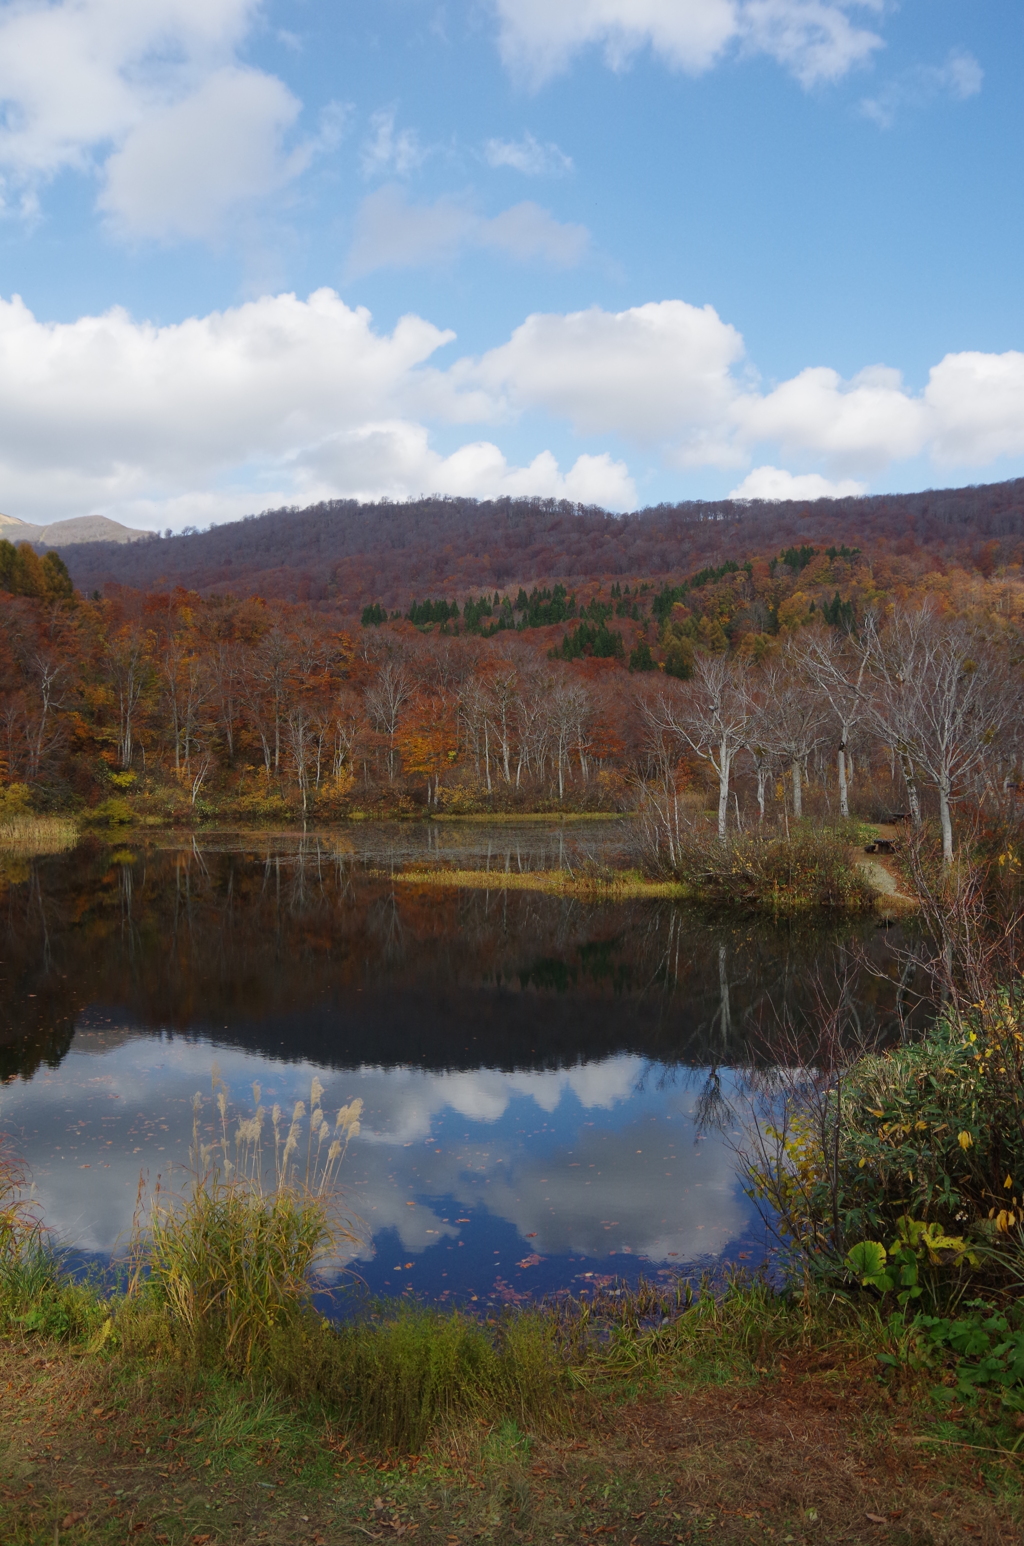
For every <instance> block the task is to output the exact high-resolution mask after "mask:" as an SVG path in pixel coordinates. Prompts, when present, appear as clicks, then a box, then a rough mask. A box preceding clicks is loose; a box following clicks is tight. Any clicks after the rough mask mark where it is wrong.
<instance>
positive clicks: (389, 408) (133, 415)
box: [0, 290, 636, 526]
mask: <svg viewBox="0 0 1024 1546" xmlns="http://www.w3.org/2000/svg"><path fill="white" fill-rule="evenodd" d="M452 337H453V335H452V334H451V333H449V332H445V331H443V330H442V329H440V328H437V327H434V326H433V325H432V324H431V323H429V322H426V321H424V320H423V319H422V318H420V317H416V316H407V317H404V318H402V319H401V320H400V321H399V322H398V323H397V324H396V326H395V328H394V329H393V330H392V331H391V332H390V333H380V332H378V331H376V330H375V329H374V327H373V323H372V319H371V317H370V314H369V312H367V311H366V310H365V309H362V308H360V309H352V308H350V307H348V306H346V305H345V304H344V302H343V301H342V300H341V299H340V298H339V297H338V296H337V295H336V294H335V293H334V292H333V291H331V290H319V291H316V292H315V293H314V294H313V295H311V296H310V297H309V298H308V300H305V301H303V300H299V299H298V298H297V297H295V296H294V295H278V296H266V297H263V298H262V299H261V300H258V301H252V302H249V303H247V304H245V305H241V306H237V307H234V308H232V309H230V310H227V311H223V312H214V313H211V314H209V315H207V316H205V317H193V318H189V319H187V320H186V321H184V322H181V323H178V324H174V325H169V326H164V327H155V326H152V325H151V324H149V323H145V322H136V321H135V320H134V319H133V318H131V317H130V316H129V315H128V314H127V313H126V312H124V311H123V310H120V309H115V310H113V311H110V312H107V313H105V314H104V315H102V316H93V317H82V318H79V319H78V321H76V322H71V323H51V324H46V323H42V322H40V321H38V320H37V319H36V318H35V317H34V316H33V315H32V313H31V312H30V311H29V310H28V308H27V307H26V306H25V305H24V303H23V302H22V301H21V300H20V299H18V298H17V297H15V298H14V299H13V300H11V301H9V302H5V301H0V489H3V490H4V501H5V507H7V508H9V509H11V510H12V511H17V512H18V513H19V514H21V515H22V517H23V518H28V519H32V518H35V517H40V518H42V517H44V516H45V517H46V518H48V519H54V518H55V516H56V515H58V514H59V515H70V514H84V513H86V512H87V511H89V510H94V509H102V510H104V511H106V512H108V513H113V512H114V511H118V512H119V513H120V515H121V516H122V517H123V518H124V519H126V520H127V521H128V522H129V524H131V522H132V520H136V521H141V522H143V523H145V524H147V525H153V526H165V525H167V524H184V523H186V522H187V523H190V524H198V522H199V521H200V520H202V521H204V522H205V521H209V520H219V519H230V518H234V517H236V516H237V515H239V514H241V513H243V512H244V511H246V510H252V509H253V508H262V507H266V506H268V505H274V504H290V503H293V502H295V501H296V500H299V501H302V500H307V501H310V500H314V499H319V498H322V497H325V496H329V495H332V494H334V495H337V494H350V495H358V496H360V497H365V498H377V497H380V496H381V495H383V494H388V495H391V496H393V497H404V496H405V495H416V494H422V493H429V492H431V491H439V492H446V493H458V494H474V495H481V496H484V495H491V494H498V493H504V494H527V493H531V494H534V493H540V494H550V495H553V496H557V497H559V498H567V499H573V500H581V501H584V502H588V503H590V502H594V503H599V504H604V505H607V506H610V507H612V508H617V509H622V508H630V507H632V506H633V505H634V504H635V502H636V492H635V489H634V487H633V484H632V482H631V480H630V476H629V472H628V469H627V467H626V466H625V464H624V463H623V462H622V461H621V460H616V459H614V458H613V457H612V456H611V455H609V454H607V453H602V452H599V453H597V454H590V453H587V454H583V455H580V456H577V458H576V459H575V461H574V462H573V464H572V465H571V466H570V467H569V468H568V470H566V471H564V472H563V471H562V470H561V469H560V467H559V465H558V462H557V461H556V459H555V457H554V456H553V455H552V454H551V453H550V452H549V451H541V452H539V453H538V454H537V455H535V456H534V457H533V459H532V460H531V461H530V462H529V464H528V465H526V466H521V467H520V466H515V465H513V464H511V463H509V462H508V460H507V459H506V457H505V455H504V453H503V452H502V451H501V450H500V448H499V447H498V446H496V445H494V444H492V443H491V442H489V441H483V440H473V441H471V442H470V443H469V444H467V445H464V446H461V447H457V448H456V449H455V450H454V451H453V452H451V453H449V454H448V455H447V456H444V455H441V454H440V453H439V452H437V451H435V450H434V449H433V448H432V446H431V443H430V436H429V433H428V430H427V428H426V427H425V425H424V424H423V423H422V422H419V421H418V420H417V418H416V417H414V414H415V413H416V412H417V411H421V412H422V413H424V414H426V415H427V416H428V417H431V418H433V419H435V420H438V419H440V420H444V419H445V418H447V417H449V415H448V412H447V408H448V398H447V396H445V394H443V393H438V391H437V390H436V388H435V389H431V388H430V384H429V380H428V378H427V377H426V376H425V374H424V371H423V367H424V365H425V363H426V362H427V361H428V360H429V359H430V357H431V355H432V354H434V353H435V351H436V350H437V349H439V348H440V347H442V346H443V345H444V344H446V343H448V342H450V341H451V339H452ZM435 398H437V399H438V401H437V402H436V403H435V402H434V401H433V399H435ZM439 410H440V411H439Z"/></svg>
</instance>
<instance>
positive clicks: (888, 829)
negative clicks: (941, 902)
mask: <svg viewBox="0 0 1024 1546" xmlns="http://www.w3.org/2000/svg"><path fill="white" fill-rule="evenodd" d="M875 830H876V832H877V833H878V836H879V837H880V838H883V839H885V840H887V841H889V842H892V843H898V842H899V840H900V829H899V827H896V826H887V825H884V824H880V825H878V826H877V827H876V828H875ZM850 857H851V859H852V861H853V863H854V865H855V867H856V868H857V869H858V870H860V871H861V873H862V875H863V876H864V878H865V880H866V881H867V883H868V885H869V886H870V887H871V889H872V890H873V891H874V892H875V893H876V898H877V900H876V902H875V906H876V908H877V910H878V912H879V913H881V914H882V916H883V917H885V916H887V915H888V916H890V917H898V916H901V915H903V914H904V913H907V912H911V911H916V910H917V906H918V903H917V900H916V898H914V897H912V896H909V895H908V894H907V893H906V892H905V891H901V890H900V886H901V882H902V877H901V876H900V873H899V869H898V867H897V864H896V860H895V858H893V857H892V856H890V855H889V854H866V853H864V851H863V849H860V848H851V849H850Z"/></svg>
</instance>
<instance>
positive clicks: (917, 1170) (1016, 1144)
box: [750, 983, 1024, 1304]
mask: <svg viewBox="0 0 1024 1546" xmlns="http://www.w3.org/2000/svg"><path fill="white" fill-rule="evenodd" d="M755 1149H756V1151H757V1158H756V1159H755V1160H754V1161H753V1162H752V1163H751V1165H750V1183H751V1191H752V1194H753V1195H755V1196H756V1197H757V1198H758V1199H760V1200H761V1201H762V1202H764V1203H766V1204H767V1205H768V1207H769V1209H770V1210H771V1211H772V1213H773V1214H774V1216H775V1219H776V1221H777V1224H778V1227H779V1229H780V1230H781V1232H782V1233H783V1235H784V1236H785V1238H786V1239H787V1240H788V1241H789V1242H790V1244H791V1245H792V1246H794V1247H795V1248H796V1249H797V1250H798V1251H799V1252H800V1254H801V1255H802V1256H803V1258H804V1259H805V1260H806V1261H807V1262H808V1263H810V1264H811V1265H814V1266H816V1267H818V1268H819V1269H820V1270H822V1271H823V1272H825V1273H826V1274H827V1275H828V1274H832V1275H834V1274H835V1273H836V1272H842V1273H845V1275H846V1277H847V1280H848V1281H858V1282H860V1284H861V1285H862V1286H863V1287H866V1288H868V1289H870V1290H872V1291H875V1292H878V1293H880V1294H883V1295H889V1294H891V1295H892V1296H893V1297H894V1298H895V1299H898V1300H900V1301H901V1302H904V1303H908V1304H909V1303H910V1302H911V1301H916V1300H918V1299H919V1298H920V1297H921V1294H922V1293H925V1294H926V1297H928V1298H930V1299H932V1300H933V1301H936V1302H940V1303H941V1302H942V1301H943V1299H944V1297H947V1296H949V1295H953V1296H958V1295H960V1294H962V1293H963V1292H964V1285H965V1283H966V1282H967V1280H968V1279H969V1278H971V1276H972V1275H973V1276H975V1277H976V1278H978V1280H979V1281H983V1282H989V1283H991V1284H996V1285H998V1284H1003V1285H1004V1286H1005V1285H1009V1284H1011V1283H1014V1282H1017V1281H1018V1280H1019V1279H1020V1277H1021V1276H1022V1269H1024V984H1021V983H1017V984H1015V985H1013V986H1011V987H1009V988H1004V989H1000V990H999V991H998V992H995V993H993V994H992V995H991V996H990V997H989V998H988V999H987V1000H986V1001H984V1002H980V1003H978V1004H976V1005H973V1006H971V1007H969V1008H967V1009H958V1008H956V1007H949V1008H948V1009H947V1010H946V1012H944V1013H943V1014H941V1015H940V1016H939V1017H938V1019H937V1021H936V1022H935V1024H934V1026H933V1027H932V1029H931V1031H930V1032H929V1033H928V1034H927V1035H926V1036H924V1037H923V1038H922V1039H921V1040H920V1041H918V1042H916V1043H913V1044H911V1045H909V1046H900V1047H896V1048H894V1049H892V1050H891V1051H888V1052H885V1053H883V1054H870V1055H866V1056H862V1057H860V1058H858V1059H857V1060H856V1061H855V1062H854V1063H853V1065H852V1066H851V1067H850V1068H849V1069H848V1070H845V1071H844V1072H842V1073H839V1074H835V1075H833V1076H831V1078H830V1079H828V1080H827V1082H826V1087H824V1088H823V1086H822V1083H821V1081H815V1079H814V1078H813V1076H808V1077H807V1078H806V1079H805V1081H804V1084H803V1086H802V1087H801V1088H799V1089H797V1088H794V1089H791V1090H790V1091H789V1092H788V1095H787V1098H785V1099H784V1100H783V1101H782V1102H781V1103H780V1109H779V1110H778V1111H777V1113H776V1114H775V1116H774V1117H773V1118H771V1119H770V1120H769V1121H767V1122H766V1123H765V1124H764V1125H762V1126H761V1127H760V1128H759V1129H758V1132H757V1141H756V1143H755ZM868 1252H870V1253H871V1260H870V1261H869V1258H868V1254H866V1253H868Z"/></svg>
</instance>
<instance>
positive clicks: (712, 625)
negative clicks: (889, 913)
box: [0, 483, 1024, 853]
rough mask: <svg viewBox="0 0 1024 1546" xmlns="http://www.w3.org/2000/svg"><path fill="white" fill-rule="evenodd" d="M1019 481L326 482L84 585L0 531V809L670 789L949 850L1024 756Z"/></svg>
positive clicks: (136, 809) (81, 556)
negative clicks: (499, 495)
mask: <svg viewBox="0 0 1024 1546" xmlns="http://www.w3.org/2000/svg"><path fill="white" fill-rule="evenodd" d="M1022 499H1024V484H1021V483H1018V484H1006V485H999V486H996V487H993V488H987V489H973V490H965V491H960V492H959V493H957V494H955V495H954V494H942V495H936V494H922V495H917V496H914V497H913V498H901V499H895V498H894V499H891V500H884V499H877V500H859V501H850V502H835V503H832V502H823V503H820V504H814V505H793V506H784V505H780V506H758V507H753V506H751V507H747V506H739V505H731V506H730V505H723V506H699V505H691V506H680V507H674V508H672V509H661V510H652V511H645V512H642V513H640V514H639V515H636V516H632V517H627V518H625V519H621V520H620V519H618V518H616V517H613V516H609V515H607V514H606V513H605V512H603V511H599V510H583V511H580V510H578V509H575V508H568V507H562V506H556V505H551V504H545V503H543V502H539V501H520V502H517V503H514V504H496V505H493V506H492V505H475V504H472V503H469V502H464V501H449V500H444V501H441V500H438V501H431V502H424V503H422V504H419V505H403V506H376V507H366V506H354V505H353V506H349V505H338V506H331V507H318V508H316V509H314V510H312V511H305V512H296V513H294V514H288V513H281V512H279V513H277V514H274V515H270V516H265V517H262V518H261V519H259V520H256V521H252V522H244V523H242V524H241V525H240V526H237V527H227V528H220V529H219V530H215V531H212V532H209V533H206V534H203V535H198V534H197V535H196V536H193V537H184V538H178V539H174V540H167V541H164V540H160V541H150V542H146V543H140V544H137V545H136V546H134V547H131V548H124V547H122V548H118V549H116V550H114V553H113V556H111V555H110V554H109V553H108V556H107V558H106V559H105V560H104V559H103V558H102V555H101V554H99V555H98V554H97V552H95V551H93V550H82V549H77V550H75V551H74V554H73V555H72V553H71V551H70V550H69V551H68V557H69V558H71V559H72V561H73V562H74V564H75V570H74V574H75V577H76V578H77V580H78V583H79V588H78V590H77V591H76V590H74V589H73V587H72V583H71V578H70V577H69V575H68V572H67V570H66V569H65V567H64V564H63V562H62V560H61V558H60V557H59V555H58V554H56V553H50V554H48V555H46V556H45V557H43V558H40V556H39V555H38V554H37V553H36V552H35V551H34V549H33V548H32V547H30V546H29V545H28V544H22V545H21V546H19V547H14V546H13V545H12V544H10V543H7V542H3V541H0V617H2V623H3V627H2V629H0V817H2V816H3V814H4V811H5V810H6V811H7V812H12V811H16V810H17V809H19V808H26V807H28V806H32V807H34V808H36V809H68V810H79V811H84V812H88V813H91V818H90V819H95V820H100V821H108V822H113V823H115V824H116V823H119V822H125V823H129V822H133V821H149V822H152V823H162V822H165V821H179V822H188V823H192V822H196V821H202V820H219V821H230V822H233V823H236V824H237V823H242V824H244V823H247V822H252V821H269V820H294V819H296V818H303V819H306V818H309V819H317V820H329V819H333V818H338V817H346V816H349V815H351V814H353V813H359V812H364V813H365V812H366V811H368V810H372V811H377V812H382V813H391V814H399V813H412V812H414V811H416V810H424V809H426V810H431V811H434V812H439V811H451V812H457V811H475V810H492V809H533V810H537V809H565V808H567V807H576V808H581V809H587V808H590V809H597V808H599V809H609V808H630V809H635V808H637V806H638V805H640V806H642V805H645V804H646V806H647V807H648V808H651V809H654V808H657V809H659V810H661V811H662V813H663V816H664V813H665V812H666V811H668V809H669V806H670V805H672V802H674V801H675V800H676V799H677V797H678V796H679V795H680V794H681V793H684V792H688V793H687V799H688V800H689V801H690V803H691V804H692V805H693V806H694V808H696V809H700V808H701V807H704V808H705V809H707V810H708V811H709V813H714V812H715V811H717V828H718V831H719V832H720V833H724V832H725V831H726V829H727V828H728V827H732V826H738V827H740V828H746V827H749V825H750V824H751V823H756V824H758V826H762V825H763V824H764V823H765V822H767V823H769V824H771V823H772V822H775V821H781V822H784V823H785V822H788V820H789V818H790V816H792V817H793V818H795V819H799V818H800V817H801V816H802V815H803V814H805V813H806V812H807V811H808V810H812V811H816V812H818V813H819V814H822V815H827V814H829V813H831V814H832V815H836V816H846V815H847V814H848V813H856V812H857V811H860V812H862V813H864V814H868V813H870V812H872V811H877V810H891V811H894V810H898V809H905V810H907V811H909V812H910V813H912V815H913V816H914V818H915V819H917V818H919V817H922V816H923V817H927V816H928V815H929V813H931V814H934V815H935V816H937V817H938V818H939V819H940V822H941V827H942V834H943V841H944V846H945V848H946V850H947V853H951V852H952V844H953V840H954V839H953V830H954V826H955V822H956V819H957V811H958V809H959V808H960V806H961V805H962V803H963V802H965V801H966V802H968V804H969V806H970V807H971V808H972V809H973V810H975V811H977V810H978V809H980V808H982V807H988V808H991V809H993V810H994V809H996V808H997V807H999V806H1000V804H1004V803H1005V802H1006V800H1007V799H1011V800H1015V799H1016V798H1017V793H1016V791H1017V789H1018V786H1019V785H1020V782H1021V778H1022V773H1024V709H1022V694H1021V683H1022V669H1021V666H1022V659H1024V639H1022V619H1024V579H1022V564H1024V526H1022V521H1024V509H1022V503H1021V501H1022ZM292 533H294V541H292V540H291V534H292ZM286 539H288V540H287V546H286ZM442 539H443V540H442ZM232 541H235V542H237V543H238V544H239V546H238V549H237V551H238V555H239V557H238V563H237V565H235V563H234V560H232V568H234V569H235V570H236V571H244V572H245V573H246V574H247V575H248V577H247V578H244V579H241V580H239V579H238V575H237V572H236V577H235V579H233V580H231V581H230V582H229V581H227V580H226V579H225V576H224V574H223V573H221V574H220V576H219V577H218V575H217V574H216V573H215V572H214V566H213V564H212V559H213V558H214V557H215V556H216V555H217V554H218V553H220V554H222V555H226V554H228V553H229V551H230V548H231V543H232ZM314 541H317V542H319V543H321V545H322V549H323V557H322V559H321V560H320V561H319V562H317V563H314V562H313V560H312V559H310V558H309V554H310V551H311V545H312V544H313V542H314ZM342 550H343V551H345V552H348V553H349V554H351V555H353V556H352V557H348V558H346V557H344V556H338V555H339V552H341V551H342ZM289 552H290V556H291V557H292V558H294V559H295V560H296V564H298V563H299V561H301V562H302V563H303V564H304V565H307V566H308V573H309V575H310V581H309V586H308V589H309V591H310V599H309V600H303V599H292V597H293V595H294V592H295V588H296V587H295V575H296V573H299V572H306V571H305V569H304V570H302V571H299V570H298V568H295V569H288V568H287V567H285V563H284V560H285V559H286V558H287V557H288V556H289ZM328 554H330V555H332V556H331V557H328ZM204 555H205V556H206V559H209V560H210V561H211V562H210V566H209V567H207V568H205V569H203V568H202V567H201V561H203V562H205V560H204ZM115 557H116V559H117V561H118V567H117V571H116V572H117V575H118V576H119V579H118V580H114V579H111V578H110V570H111V568H112V567H113V563H114V558H115ZM172 561H173V563H175V564H177V565H178V568H177V569H175V570H174V571H173V572H172V573H166V571H167V570H170V569H171V566H172ZM97 562H98V565H99V566H98V567H96V568H95V569H94V571H93V573H92V575H91V578H90V579H89V580H87V581H85V583H84V584H83V571H82V566H83V565H85V564H87V563H88V564H95V563H97ZM225 563H226V559H225ZM261 563H262V564H263V565H264V568H263V569H262V570H260V567H259V566H260V564H261ZM104 564H106V565H107V566H108V567H107V568H104ZM432 565H433V567H432ZM161 566H162V567H161ZM189 566H193V567H191V568H190V567H189ZM247 566H248V567H247ZM223 568H224V564H222V570H223ZM228 572H229V573H230V570H229V571H228ZM257 574H262V576H263V578H264V579H266V578H268V577H274V576H276V583H277V587H278V588H277V592H276V593H275V592H274V590H273V588H272V587H271V586H269V585H260V587H259V590H260V591H262V594H257V593H255V592H256V591H257V583H256V580H255V579H254V578H253V576H254V575H257ZM439 574H440V575H442V576H443V578H442V579H436V578H431V576H432V575H433V576H435V577H436V576H437V575H439ZM473 574H476V575H477V576H478V577H482V578H478V579H477V580H476V581H475V582H474V583H472V584H471V583H470V580H469V578H468V577H469V576H471V575H473ZM313 575H319V576H321V580H320V581H317V582H314V580H313V578H312V576H313ZM499 576H502V577H503V578H502V579H500V580H499V578H498V577H499ZM189 579H190V582H191V583H190V584H185V583H178V581H179V580H180V581H182V582H184V581H185V580H189ZM129 580H133V581H135V582H137V583H134V584H129V583H127V582H128V581H129ZM94 582H95V583H94ZM143 582H145V583H143ZM172 582H174V583H172ZM317 586H319V587H320V588H321V589H322V591H323V594H322V595H319V596H314V591H315V590H316V589H317ZM289 587H292V589H289ZM305 588H306V587H305V584H303V585H302V586H300V587H298V589H300V590H301V589H305ZM659 802H660V803H659ZM666 802H669V803H668V804H666ZM672 808H673V809H675V808H676V807H675V806H672ZM673 819H675V818H673ZM711 820H712V825H713V826H714V825H715V824H716V823H715V819H714V816H713V815H712V817H711ZM662 830H663V831H667V830H668V828H667V827H666V826H665V822H664V821H662Z"/></svg>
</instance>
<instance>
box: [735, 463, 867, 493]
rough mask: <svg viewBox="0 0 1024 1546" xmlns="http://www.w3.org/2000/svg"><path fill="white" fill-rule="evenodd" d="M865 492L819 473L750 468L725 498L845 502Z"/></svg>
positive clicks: (862, 487)
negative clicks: (842, 500) (838, 500)
mask: <svg viewBox="0 0 1024 1546" xmlns="http://www.w3.org/2000/svg"><path fill="white" fill-rule="evenodd" d="M866 493H867V484H866V483H858V482H857V481H856V480H855V479H853V478H844V479H842V480H841V481H840V482H838V483H833V482H831V481H830V480H829V479H828V478H823V477H822V476H821V473H819V472H804V473H792V472H786V471H784V470H783V468H781V467H754V468H752V469H751V471H750V472H748V473H747V476H746V477H745V478H744V479H743V482H742V483H740V484H738V485H737V487H736V488H734V489H733V490H732V492H731V493H730V494H729V495H728V498H729V499H849V498H851V497H854V496H856V495H858V494H866Z"/></svg>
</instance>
